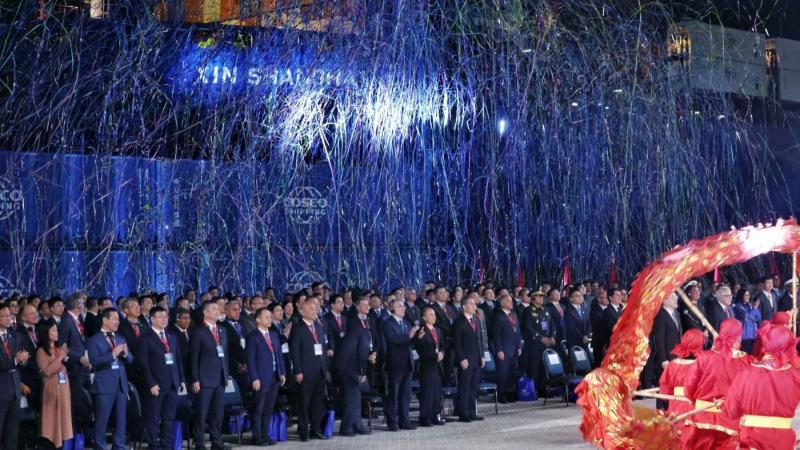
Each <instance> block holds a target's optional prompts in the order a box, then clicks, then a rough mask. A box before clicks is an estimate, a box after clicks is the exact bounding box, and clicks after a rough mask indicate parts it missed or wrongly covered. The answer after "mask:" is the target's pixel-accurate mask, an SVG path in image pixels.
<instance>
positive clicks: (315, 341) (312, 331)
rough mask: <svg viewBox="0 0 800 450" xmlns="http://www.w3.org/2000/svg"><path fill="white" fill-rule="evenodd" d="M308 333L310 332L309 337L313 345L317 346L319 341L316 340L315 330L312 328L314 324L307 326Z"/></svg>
mask: <svg viewBox="0 0 800 450" xmlns="http://www.w3.org/2000/svg"><path fill="white" fill-rule="evenodd" d="M308 329H309V331H311V337H313V338H314V343H315V344H319V340H318V339H317V330H316V329H315V328H314V324H311V325H309V326H308Z"/></svg>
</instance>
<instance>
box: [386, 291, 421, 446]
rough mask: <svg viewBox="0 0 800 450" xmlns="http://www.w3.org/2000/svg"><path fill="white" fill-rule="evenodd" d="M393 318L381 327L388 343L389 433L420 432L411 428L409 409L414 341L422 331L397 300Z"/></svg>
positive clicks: (403, 305) (393, 303)
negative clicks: (412, 340) (407, 319)
mask: <svg viewBox="0 0 800 450" xmlns="http://www.w3.org/2000/svg"><path fill="white" fill-rule="evenodd" d="M390 308H391V310H392V315H391V316H389V317H388V318H386V320H384V321H383V323H382V324H381V330H382V331H383V340H384V342H385V343H386V373H387V375H388V383H387V394H386V424H387V425H388V426H389V431H397V427H398V425H400V428H402V429H404V430H413V429H416V427H415V426H413V425H411V419H410V417H409V413H408V408H409V403H411V373H412V369H413V367H412V363H411V338H412V337H414V334H415V333H416V332H417V330H418V329H419V327H417V326H413V327H412V326H411V324H409V323H407V322H406V321H405V319H404V317H405V315H406V305H405V303H404V302H403V301H402V300H399V299H396V300H394V301H393V302H392V304H391V305H390Z"/></svg>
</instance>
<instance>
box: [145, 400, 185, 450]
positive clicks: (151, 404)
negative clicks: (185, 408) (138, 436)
mask: <svg viewBox="0 0 800 450" xmlns="http://www.w3.org/2000/svg"><path fill="white" fill-rule="evenodd" d="M143 394H144V395H143V397H144V399H145V410H144V419H145V426H146V427H147V444H148V445H149V446H150V448H152V449H165V450H166V449H170V448H172V424H173V422H175V411H176V410H177V409H178V391H177V390H175V389H163V390H161V391H159V393H158V396H157V397H153V394H151V393H150V390H149V389H148V390H147V391H146V392H143Z"/></svg>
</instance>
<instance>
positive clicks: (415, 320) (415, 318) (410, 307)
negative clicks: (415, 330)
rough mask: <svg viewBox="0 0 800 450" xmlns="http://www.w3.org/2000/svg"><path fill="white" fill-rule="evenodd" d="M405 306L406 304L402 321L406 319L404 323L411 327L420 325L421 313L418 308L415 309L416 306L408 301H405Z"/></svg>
mask: <svg viewBox="0 0 800 450" xmlns="http://www.w3.org/2000/svg"><path fill="white" fill-rule="evenodd" d="M405 304H406V315H405V317H404V319H406V322H408V323H410V324H412V325H421V324H422V312H421V310H420V309H419V307H417V305H415V304H412V303H408V301H406V302H405Z"/></svg>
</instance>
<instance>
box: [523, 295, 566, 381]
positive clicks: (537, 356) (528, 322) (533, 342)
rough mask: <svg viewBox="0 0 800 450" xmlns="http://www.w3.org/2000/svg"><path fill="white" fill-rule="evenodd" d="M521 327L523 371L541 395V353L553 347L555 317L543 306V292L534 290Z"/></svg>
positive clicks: (542, 372) (542, 376)
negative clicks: (523, 342)
mask: <svg viewBox="0 0 800 450" xmlns="http://www.w3.org/2000/svg"><path fill="white" fill-rule="evenodd" d="M520 324H521V328H522V338H523V339H524V340H525V345H524V346H523V348H522V355H523V359H524V361H525V364H526V365H525V369H526V370H525V371H526V372H527V374H528V376H529V377H531V378H532V379H533V380H534V384H535V386H536V388H537V389H538V390H539V392H541V393H542V395H545V394H546V393H545V392H544V383H543V379H544V366H543V364H542V355H543V354H544V351H545V350H546V349H548V348H555V347H556V345H557V343H556V340H555V328H556V323H555V319H553V317H551V316H550V313H549V312H547V310H546V309H545V307H544V294H543V293H541V292H536V293H534V295H533V300H532V302H531V306H529V307H528V308H527V309H526V310H525V313H523V315H522V317H521V318H520Z"/></svg>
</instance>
